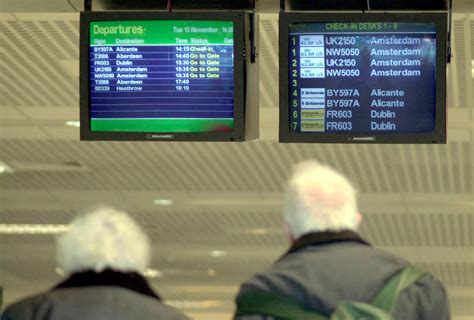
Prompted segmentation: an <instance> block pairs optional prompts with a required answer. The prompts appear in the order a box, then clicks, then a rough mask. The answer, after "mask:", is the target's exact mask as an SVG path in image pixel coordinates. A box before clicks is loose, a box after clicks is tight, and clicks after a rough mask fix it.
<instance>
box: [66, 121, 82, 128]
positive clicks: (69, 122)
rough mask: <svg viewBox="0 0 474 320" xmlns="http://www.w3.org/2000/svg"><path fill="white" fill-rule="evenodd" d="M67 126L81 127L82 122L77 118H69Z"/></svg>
mask: <svg viewBox="0 0 474 320" xmlns="http://www.w3.org/2000/svg"><path fill="white" fill-rule="evenodd" d="M66 126H68V127H74V128H80V127H81V122H80V121H77V120H69V121H66Z"/></svg>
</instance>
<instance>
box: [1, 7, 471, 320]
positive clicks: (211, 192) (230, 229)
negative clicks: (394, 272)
mask: <svg viewBox="0 0 474 320" xmlns="http://www.w3.org/2000/svg"><path fill="white" fill-rule="evenodd" d="M82 5H83V4H82V1H80V0H1V1H0V34H1V37H0V287H3V304H4V306H5V304H8V303H11V302H13V301H14V300H16V299H18V298H20V297H24V296H26V295H31V294H33V293H37V292H39V291H43V290H47V289H49V288H51V287H52V286H53V285H54V284H55V283H57V282H58V281H59V280H60V279H61V276H60V273H61V272H60V270H58V269H57V266H56V265H55V262H54V257H55V252H54V237H55V235H57V234H59V233H61V232H63V231H64V229H65V228H66V225H67V223H68V222H69V221H70V220H71V219H72V218H73V217H74V216H75V215H76V214H78V213H81V212H83V211H84V210H85V209H87V208H89V207H91V206H94V205H98V204H107V205H111V206H114V207H117V208H120V209H124V210H126V211H128V212H130V214H131V215H132V216H133V217H134V218H135V219H136V220H137V221H138V222H139V223H140V225H142V226H143V227H144V228H145V230H146V231H147V233H148V234H149V235H150V237H151V239H152V242H153V253H152V254H153V261H152V267H151V268H150V270H148V271H147V276H148V278H149V280H150V281H151V283H152V285H153V287H154V288H155V289H156V290H157V291H158V292H159V293H160V294H161V295H162V296H163V297H164V298H165V299H166V300H167V302H168V303H170V304H172V305H174V306H176V307H178V308H179V309H181V310H183V311H184V312H185V313H187V314H189V315H191V316H193V317H195V318H196V319H198V320H220V319H229V318H230V317H231V314H232V312H233V310H234V304H233V298H234V295H235V293H236V291H237V289H238V286H239V283H240V282H241V281H243V280H245V279H247V278H248V277H249V276H250V275H252V274H253V273H255V272H257V271H259V270H263V269H265V268H266V267H267V266H268V265H269V264H271V263H272V261H274V260H275V259H276V258H277V257H278V256H279V255H280V254H281V253H283V251H284V250H285V249H286V247H287V244H286V237H285V235H284V232H283V229H282V220H281V216H280V212H281V208H282V203H283V185H284V182H285V180H286V179H287V177H288V176H289V174H290V169H291V166H292V165H293V164H295V163H297V162H298V161H300V160H304V159H317V160H319V161H321V162H323V163H327V164H330V165H332V166H333V167H335V168H336V169H338V170H340V171H342V172H343V173H344V174H346V175H347V176H348V177H349V178H350V179H352V180H353V181H354V183H355V185H356V187H357V189H358V190H359V206H360V210H361V212H362V214H363V215H364V218H365V220H364V222H363V224H362V234H363V235H364V236H365V237H366V238H367V239H368V240H369V241H370V242H372V243H373V244H374V245H376V246H378V247H381V248H383V249H386V250H388V251H391V252H394V253H396V254H399V255H401V256H403V257H405V258H407V259H409V260H411V261H413V262H415V263H416V264H417V265H419V266H421V267H423V268H425V269H426V270H429V271H430V272H432V273H434V274H435V275H436V276H438V277H439V278H440V279H441V280H442V281H443V283H444V284H445V286H446V287H447V290H448V293H449V297H450V302H451V306H452V312H453V319H455V320H461V319H462V320H467V319H471V320H472V319H474V232H473V226H474V173H473V169H474V79H473V77H474V1H472V0H454V13H453V21H452V24H453V38H452V41H453V54H454V56H453V59H452V63H451V64H450V65H449V67H448V76H447V79H448V81H447V82H448V87H447V92H448V119H447V124H448V128H447V136H448V143H447V144H445V145H365V144H360V145H350V144H344V145H342V144H324V145H322V144H280V143H278V110H279V109H278V10H279V1H275V0H261V1H259V13H260V15H259V30H260V36H259V41H258V44H259V58H260V61H261V65H260V68H261V69H260V118H261V119H260V139H258V140H255V141H251V142H245V143H222V142H221V143H213V142H192V143H191V142H184V143H183V142H181V143H180V142H156V143H149V142H80V141H79V128H78V126H79V122H78V120H79V89H78V88H79V46H78V43H79V13H78V11H80V10H82Z"/></svg>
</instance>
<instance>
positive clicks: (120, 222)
mask: <svg viewBox="0 0 474 320" xmlns="http://www.w3.org/2000/svg"><path fill="white" fill-rule="evenodd" d="M57 260H58V263H59V266H60V267H61V268H62V269H63V271H64V273H65V274H66V275H70V274H72V273H76V272H81V271H86V270H93V271H96V272H101V271H103V270H105V269H113V270H116V271H122V272H139V273H142V272H144V271H145V270H146V268H147V267H148V263H149V260H150V243H149V239H148V237H147V236H146V234H144V233H143V231H142V230H141V228H140V227H139V226H138V225H137V224H136V223H135V221H133V220H132V219H131V218H130V217H129V216H128V215H127V214H126V213H125V212H121V211H117V210H114V209H110V208H103V209H99V210H96V211H94V212H92V213H89V214H86V215H83V216H79V217H78V218H76V219H75V220H73V221H72V223H71V225H70V226H69V229H68V231H67V232H66V233H65V234H63V235H61V236H60V237H58V239H57Z"/></svg>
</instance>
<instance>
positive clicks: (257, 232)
mask: <svg viewBox="0 0 474 320" xmlns="http://www.w3.org/2000/svg"><path fill="white" fill-rule="evenodd" d="M249 233H250V234H251V235H253V236H264V235H266V234H267V233H268V230H267V229H250V231H249Z"/></svg>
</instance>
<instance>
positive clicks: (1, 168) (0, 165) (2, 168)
mask: <svg viewBox="0 0 474 320" xmlns="http://www.w3.org/2000/svg"><path fill="white" fill-rule="evenodd" d="M13 172H15V170H13V168H12V167H10V166H9V165H7V164H6V163H5V162H3V161H0V174H2V173H13Z"/></svg>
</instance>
